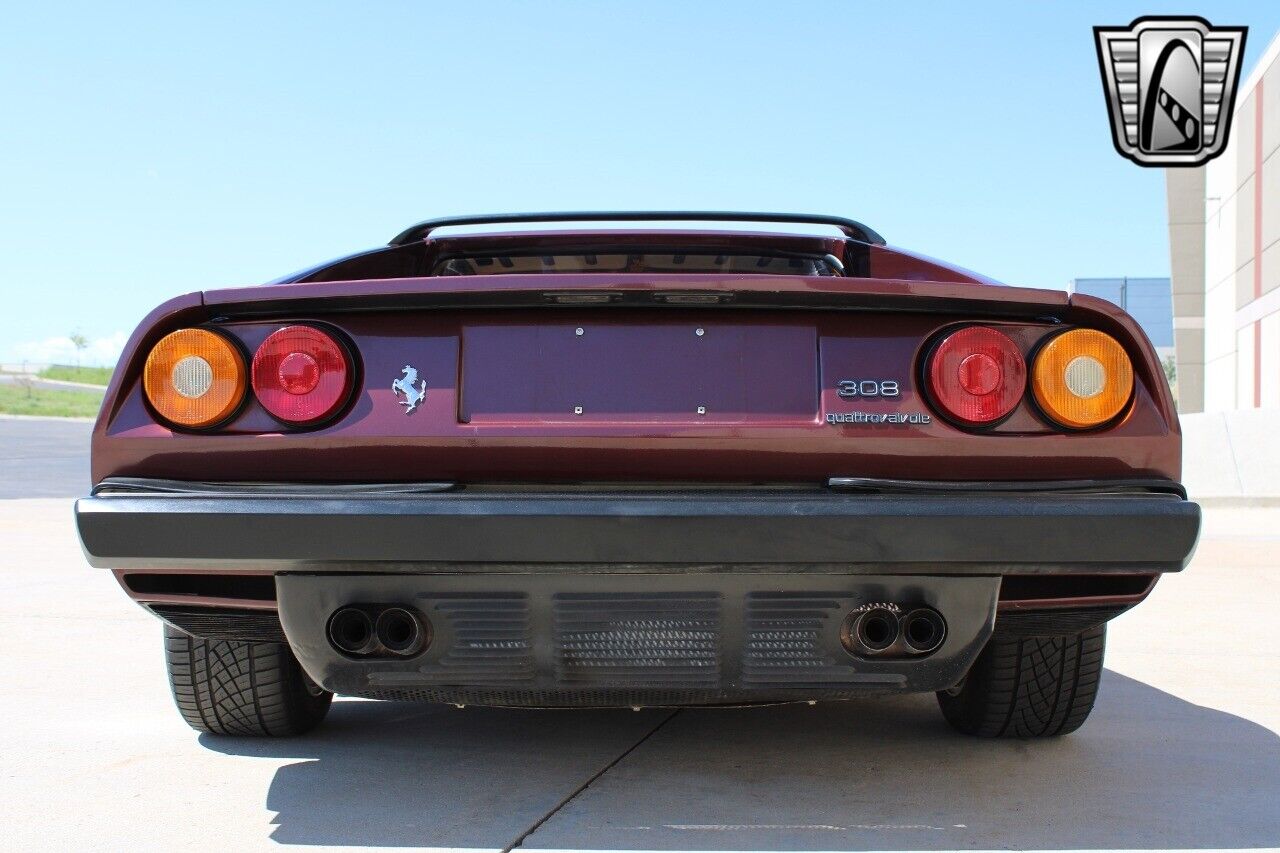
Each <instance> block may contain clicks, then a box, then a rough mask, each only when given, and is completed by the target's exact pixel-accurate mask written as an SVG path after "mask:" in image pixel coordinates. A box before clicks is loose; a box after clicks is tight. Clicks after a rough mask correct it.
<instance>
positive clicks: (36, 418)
mask: <svg viewBox="0 0 1280 853" xmlns="http://www.w3.org/2000/svg"><path fill="white" fill-rule="evenodd" d="M96 420H97V418H69V417H68V418H59V417H56V416H54V415H5V414H0V421H56V422H58V423H73V424H91V423H93V422H94V421H96Z"/></svg>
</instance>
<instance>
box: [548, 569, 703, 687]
mask: <svg viewBox="0 0 1280 853" xmlns="http://www.w3.org/2000/svg"><path fill="white" fill-rule="evenodd" d="M552 612H553V619H554V621H555V643H556V677H557V679H558V680H559V681H561V682H565V683H576V684H589V685H607V684H611V683H618V684H627V685H636V684H664V685H670V684H675V683H678V684H685V685H689V686H711V687H714V686H716V685H718V684H719V682H720V596H719V595H718V594H717V593H711V592H707V593H560V594H557V595H555V596H553V597H552Z"/></svg>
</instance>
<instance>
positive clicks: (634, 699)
mask: <svg viewBox="0 0 1280 853" xmlns="http://www.w3.org/2000/svg"><path fill="white" fill-rule="evenodd" d="M869 689H874V688H862V689H860V690H859V691H858V692H852V691H849V690H803V691H784V690H778V691H750V692H743V691H740V690H739V691H730V690H663V689H658V688H654V689H650V690H501V689H493V690H476V689H470V688H463V687H427V688H418V687H413V688H385V689H376V690H360V691H355V692H354V693H352V694H351V695H355V696H362V697H364V698H366V699H386V700H391V701H396V702H448V703H452V704H459V705H497V706H506V707H521V708H624V707H628V706H630V707H637V708H638V707H646V708H653V707H662V706H685V705H756V704H769V703H777V702H799V701H812V700H817V699H849V698H852V697H854V696H862V695H866V693H867V692H868V691H869Z"/></svg>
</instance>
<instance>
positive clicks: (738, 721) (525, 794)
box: [201, 671, 1280, 850]
mask: <svg viewBox="0 0 1280 853" xmlns="http://www.w3.org/2000/svg"><path fill="white" fill-rule="evenodd" d="M646 735H648V737H647V739H645V740H644V741H643V743H641V744H640V745H639V746H638V747H635V744H636V743H637V742H638V741H640V740H641V739H644V738H645V737H646ZM201 742H202V743H203V744H204V746H206V747H207V748H209V749H212V750H216V751H219V752H223V753H227V754H230V755H241V756H269V757H275V758H297V759H300V760H299V761H297V762H295V763H291V764H288V765H285V766H283V767H281V768H280V769H279V770H278V771H277V773H276V775H275V778H274V779H273V781H272V783H271V786H270V790H269V791H267V792H266V807H267V809H269V810H270V811H273V812H275V813H276V817H275V820H274V823H275V824H277V826H276V828H275V830H274V832H273V833H272V836H271V837H272V839H273V840H274V841H277V842H280V843H291V844H304V845H320V844H324V845H369V846H387V847H399V846H414V845H429V846H439V847H469V848H502V847H504V846H506V845H509V844H511V843H512V842H514V841H515V840H516V839H517V838H519V837H520V836H521V834H522V833H524V832H525V831H526V830H528V829H529V828H530V827H531V826H532V825H533V824H534V823H535V822H536V821H538V820H539V819H541V818H542V817H543V816H544V815H545V814H546V813H548V812H550V811H551V810H553V809H555V808H556V806H557V805H559V804H561V803H562V801H563V800H565V798H567V797H570V795H572V794H573V793H574V792H575V790H576V789H577V788H578V787H579V786H581V785H582V784H583V783H584V782H585V781H587V780H588V779H590V778H591V776H592V775H593V774H594V773H596V772H598V771H599V770H600V769H602V768H604V767H606V766H607V765H608V764H609V763H610V762H611V761H614V760H615V759H617V758H618V757H619V756H623V755H624V753H626V754H625V757H623V758H622V759H621V760H620V761H618V762H617V764H616V765H615V766H613V767H612V768H611V769H609V770H608V772H607V773H605V774H604V775H603V776H601V777H600V778H598V779H596V780H595V781H594V782H592V783H591V784H590V785H589V786H588V787H586V788H585V790H583V791H581V792H580V793H578V794H577V795H576V796H573V797H572V798H571V799H570V800H569V802H567V803H565V804H564V805H563V808H561V809H560V810H559V811H558V812H557V813H556V814H555V815H554V816H553V817H552V818H551V819H550V820H548V821H547V822H546V823H545V824H544V825H542V826H541V827H539V828H538V829H537V831H536V832H534V833H533V834H532V835H530V836H529V837H528V838H527V839H525V841H524V844H523V847H524V848H528V849H539V848H543V849H548V848H555V849H563V848H567V849H584V850H585V849H592V850H599V849H608V850H639V849H643V850H659V849H665V850H832V849H862V848H875V849H894V848H897V849H909V850H933V849H950V848H959V847H1005V846H1008V847H1019V848H1027V847H1030V848H1050V849H1067V848H1145V849H1163V848H1170V847H1179V848H1238V847H1258V846H1261V847H1272V846H1280V805H1278V804H1280V737H1277V735H1276V734H1275V733H1273V732H1272V731H1270V730H1268V729H1266V728H1264V727H1262V726H1260V725H1258V724H1256V723H1253V722H1250V721H1248V720H1245V719H1242V718H1240V717H1236V716H1233V715H1231V714H1227V713H1224V712H1221V711H1217V710H1213V709H1209V708H1204V707H1200V706H1197V705H1193V704H1191V703H1189V702H1186V701H1184V700H1182V699H1179V698H1177V697H1175V696H1172V695H1170V694H1168V693H1164V692H1162V691H1160V690H1157V689H1155V688H1153V687H1150V686H1148V685H1146V684H1143V683H1142V682H1139V681H1135V680H1133V679H1130V678H1127V677H1125V676H1122V675H1119V674H1117V673H1114V672H1111V671H1107V673H1106V676H1105V681H1104V684H1103V691H1102V694H1101V698H1100V700H1099V704H1098V707H1097V709H1096V710H1095V712H1094V715H1093V717H1092V719H1090V721H1089V722H1088V723H1087V724H1086V725H1085V726H1084V728H1082V729H1081V730H1080V731H1079V732H1078V733H1076V734H1075V735H1072V736H1070V737H1066V738H1062V739H1058V740H1053V741H979V740H973V739H969V738H964V737H961V736H959V735H955V734H953V733H952V732H951V731H950V730H949V729H948V728H947V727H946V725H945V724H944V723H943V722H942V721H941V718H940V715H939V713H938V711H937V708H936V707H935V705H934V702H933V699H932V697H929V696H906V697H892V698H884V699H878V700H871V699H868V700H860V701H857V702H851V703H828V704H821V705H818V706H816V707H809V706H803V705H802V706H785V707H775V708H751V709H707V710H685V711H680V712H678V713H675V714H674V715H672V712H667V711H656V710H655V711H643V712H640V713H635V712H631V711H580V712H572V711H519V710H500V709H479V708H477V709H471V708H468V709H465V710H461V711H459V710H457V709H454V708H445V707H440V706H430V705H413V704H404V703H373V702H356V701H340V702H337V703H335V705H334V708H333V711H332V713H331V715H330V718H329V720H328V721H327V722H326V724H325V726H324V727H322V729H321V730H320V731H319V732H317V733H316V734H315V735H312V736H308V737H305V738H300V739H296V740H289V741H255V740H241V739H226V738H212V737H208V736H205V737H203V738H202V741H201ZM632 747H635V748H634V749H632ZM629 749H630V750H631V751H630V752H629V753H628V752H627V751H628V750H629Z"/></svg>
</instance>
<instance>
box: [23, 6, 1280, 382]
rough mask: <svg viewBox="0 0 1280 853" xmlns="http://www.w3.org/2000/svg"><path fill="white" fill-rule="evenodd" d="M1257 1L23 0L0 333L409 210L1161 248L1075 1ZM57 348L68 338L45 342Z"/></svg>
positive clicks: (1032, 250)
mask: <svg viewBox="0 0 1280 853" xmlns="http://www.w3.org/2000/svg"><path fill="white" fill-rule="evenodd" d="M1173 13H1179V14H1183V13H1194V14H1200V15H1202V16H1204V17H1206V18H1208V19H1209V20H1210V21H1211V22H1213V23H1218V24H1245V25H1248V26H1249V27H1250V33H1249V43H1248V51H1247V55H1246V58H1245V66H1244V68H1245V73H1246V74H1247V73H1248V71H1249V70H1250V69H1251V68H1252V66H1253V64H1254V62H1255V61H1256V60H1257V57H1258V56H1259V55H1260V54H1261V52H1262V50H1263V49H1264V48H1265V46H1266V44H1267V43H1268V42H1269V41H1270V40H1271V38H1272V37H1273V35H1274V34H1275V33H1276V32H1277V30H1280V3H1275V2H1268V3H1233V2H1224V3H1218V4H1205V3H1191V4H1187V5H1177V6H1174V5H1170V4H1167V3H1158V2H1154V0H1152V2H1149V3H1146V4H1132V3H1069V4H1068V3H1062V4H1048V3H1036V4H1029V3H1008V4H994V3H993V4H989V5H982V4H951V3H947V4H943V3H936V4H934V3H920V4H907V3H876V4H870V3H853V2H835V3H795V4H791V3H788V4H786V5H785V6H783V5H779V6H778V7H777V8H775V7H774V6H772V5H770V4H766V3H758V4H742V3H734V4H730V3H726V4H723V5H719V4H713V3H696V4H695V3H687V2H685V3H679V2H677V3H661V2H653V1H652V0H650V2H642V3H631V4H624V3H598V4H577V3H575V4H568V3H565V4H551V3H495V4H489V3H480V2H469V3H450V4H428V3H403V4H396V3H377V4H365V3H360V4H357V3H350V4H325V3H296V4H288V3H278V4H261V5H260V4H237V3H223V4H195V3H190V4H187V3H182V4H173V3H165V4H159V5H154V6H151V5H148V4H145V3H131V4H117V5H116V6H115V8H108V7H106V5H82V6H75V5H66V4H52V3H51V4H33V3H29V4H22V5H11V6H10V7H8V9H7V11H6V16H5V17H6V26H5V36H4V39H3V50H0V103H3V104H4V105H5V113H6V118H7V119H8V120H7V121H6V122H5V127H4V130H3V131H2V132H0V153H2V154H3V156H0V187H3V190H2V191H0V361H5V362H9V361H16V360H19V359H21V358H23V357H28V358H34V359H39V358H41V357H42V356H45V357H49V356H56V355H57V352H58V349H59V346H60V344H59V343H58V339H60V338H65V337H66V336H67V335H68V334H69V333H71V332H72V331H79V332H82V333H84V334H85V335H87V336H88V337H89V338H90V339H92V340H94V341H95V344H94V346H93V349H92V350H91V354H90V358H89V360H99V361H102V360H108V359H111V358H113V357H114V353H113V347H118V346H119V344H120V343H122V341H123V338H124V337H125V336H126V335H127V334H128V333H129V332H130V331H131V330H132V329H133V327H134V326H135V325H136V324H137V322H138V321H139V320H140V319H141V318H142V316H143V315H144V314H145V313H146V312H147V311H148V310H150V309H151V308H152V307H153V306H154V305H155V304H157V303H159V302H161V301H163V300H164V299H166V298H168V297H169V296H172V295H174V294H177V293H181V292H186V291H191V290H200V289H206V288H213V287H222V286H233V285H243V284H252V283H257V282H261V281H265V280H267V279H270V278H274V277H276V276H278V275H281V274H283V273H286V272H289V271H291V270H293V269H297V268H299V267H303V266H306V265H308V264H310V263H312V262H315V261H319V260H323V259H325V258H328V257H332V256H335V255H340V254H343V253H346V252H348V251H352V250H357V249H362V248H368V247H371V246H374V245H377V244H380V243H383V242H385V241H386V240H388V239H389V238H390V237H391V236H392V235H394V234H395V233H396V232H398V231H399V230H400V229H401V228H403V227H404V226H405V225H407V224H409V223H412V222H414V221H417V220H419V219H423V218H428V217H432V216H440V215H448V214H457V213H472V212H496V211H524V210H555V209H595V208H600V209H628V208H632V209H636V208H711V209H745V210H753V209H754V210H781V211H807V212H825V213H838V214H844V215H848V216H852V217H854V218H856V219H861V220H863V221H865V222H867V223H868V224H870V225H872V226H873V227H874V228H876V229H877V230H879V231H880V232H881V233H883V234H884V235H885V236H886V237H887V238H888V240H889V242H890V243H891V244H894V245H899V246H903V247H906V248H910V249H914V250H917V251H922V252H924V253H926V254H930V255H934V256H936V257H941V258H944V259H947V260H950V261H953V262H956V263H959V264H961V265H963V266H966V267H970V268H972V269H975V270H978V271H981V272H983V273H986V274H988V275H991V276H993V277H995V278H997V279H1000V280H1003V281H1007V282H1010V283H1015V284H1023V285H1031V286H1037V287H1062V286H1064V285H1065V283H1066V281H1067V280H1069V279H1071V278H1074V277H1078V276H1103V275H1164V274H1167V272H1168V267H1169V259H1168V238H1167V233H1166V230H1165V219H1164V179H1163V174H1162V173H1161V172H1160V171H1158V170H1149V169H1142V168H1139V167H1137V166H1135V165H1133V164H1131V163H1129V162H1128V161H1127V160H1124V159H1122V158H1121V157H1120V156H1119V155H1117V154H1116V153H1115V151H1114V149H1113V148H1112V145H1111V141H1110V137H1109V130H1108V125H1107V117H1106V111H1105V108H1104V104H1103V98H1102V91H1101V86H1100V83H1099V79H1098V68H1097V60H1096V58H1095V53H1094V46H1093V36H1092V32H1091V27H1092V26H1093V25H1095V24H1121V25H1122V24H1127V23H1128V22H1129V21H1130V20H1132V19H1133V18H1135V17H1137V16H1139V15H1143V14H1173ZM63 349H64V350H65V346H63Z"/></svg>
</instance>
